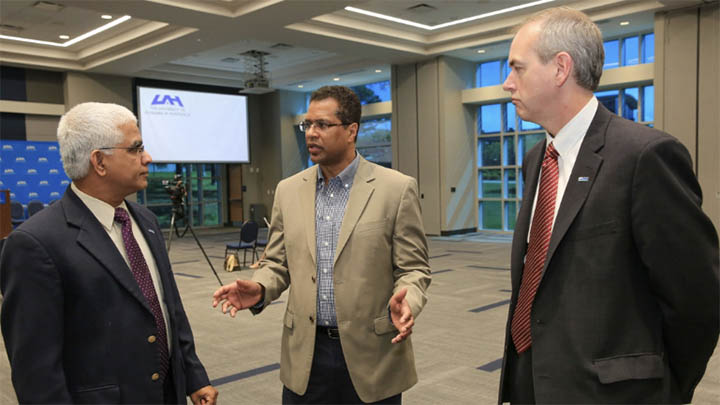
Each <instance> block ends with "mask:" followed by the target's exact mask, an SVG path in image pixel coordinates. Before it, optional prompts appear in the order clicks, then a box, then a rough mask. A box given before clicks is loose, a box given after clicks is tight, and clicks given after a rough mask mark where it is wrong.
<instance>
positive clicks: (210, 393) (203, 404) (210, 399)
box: [190, 385, 218, 405]
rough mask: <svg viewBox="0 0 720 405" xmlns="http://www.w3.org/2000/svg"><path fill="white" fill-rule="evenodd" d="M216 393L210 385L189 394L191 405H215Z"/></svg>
mask: <svg viewBox="0 0 720 405" xmlns="http://www.w3.org/2000/svg"><path fill="white" fill-rule="evenodd" d="M217 396H218V392H217V390H216V389H215V388H214V387H213V386H212V385H206V386H204V387H202V388H200V389H199V390H197V391H195V392H193V393H192V394H190V400H191V401H192V403H193V405H215V403H216V401H217Z"/></svg>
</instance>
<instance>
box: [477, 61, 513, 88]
mask: <svg viewBox="0 0 720 405" xmlns="http://www.w3.org/2000/svg"><path fill="white" fill-rule="evenodd" d="M508 74H510V67H509V66H508V63H507V59H498V60H492V61H489V62H483V63H479V64H478V65H477V68H476V69H475V87H485V86H497V85H499V84H503V82H504V81H505V79H506V78H507V76H508Z"/></svg>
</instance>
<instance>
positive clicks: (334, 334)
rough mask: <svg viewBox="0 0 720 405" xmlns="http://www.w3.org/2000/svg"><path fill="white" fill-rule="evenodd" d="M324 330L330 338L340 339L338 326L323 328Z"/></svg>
mask: <svg viewBox="0 0 720 405" xmlns="http://www.w3.org/2000/svg"><path fill="white" fill-rule="evenodd" d="M325 332H326V333H327V335H328V337H329V338H330V339H335V340H337V339H340V331H339V330H338V328H325Z"/></svg>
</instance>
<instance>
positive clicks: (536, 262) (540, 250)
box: [510, 142, 559, 354]
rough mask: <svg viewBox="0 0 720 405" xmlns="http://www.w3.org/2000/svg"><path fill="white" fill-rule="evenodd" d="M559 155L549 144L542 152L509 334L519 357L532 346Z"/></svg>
mask: <svg viewBox="0 0 720 405" xmlns="http://www.w3.org/2000/svg"><path fill="white" fill-rule="evenodd" d="M558 156H559V155H558V152H557V150H555V147H554V146H553V144H552V142H550V145H548V147H547V149H546V150H545V158H544V159H543V162H542V172H541V174H540V176H541V177H540V190H539V191H538V199H537V204H536V205H535V213H534V214H533V220H532V228H531V229H530V243H529V244H528V250H527V254H526V256H525V268H524V269H523V275H522V281H521V283H520V294H519V295H518V301H517V305H516V306H515V312H514V314H513V318H512V322H511V324H510V334H511V335H512V340H513V343H514V344H515V349H516V350H517V352H518V354H520V353H522V352H524V351H526V350H527V349H528V348H529V347H530V345H531V344H532V338H531V336H530V312H531V310H532V303H533V301H534V300H535V293H537V289H538V285H540V279H541V278H542V270H543V267H544V266H545V260H546V259H547V251H548V246H549V245H550V236H551V235H552V227H553V219H554V216H555V199H556V197H557V188H558V161H557V158H558Z"/></svg>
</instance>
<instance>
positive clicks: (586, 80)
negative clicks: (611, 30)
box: [522, 7, 605, 91]
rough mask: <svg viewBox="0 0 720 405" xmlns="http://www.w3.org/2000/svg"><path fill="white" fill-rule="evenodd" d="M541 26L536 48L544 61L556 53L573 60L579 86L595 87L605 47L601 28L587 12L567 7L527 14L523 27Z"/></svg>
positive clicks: (591, 89) (591, 88) (593, 89)
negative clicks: (568, 56)
mask: <svg viewBox="0 0 720 405" xmlns="http://www.w3.org/2000/svg"><path fill="white" fill-rule="evenodd" d="M530 23H538V24H539V25H540V35H539V36H538V39H537V43H536V44H535V51H536V52H537V54H538V56H539V57H540V60H541V61H542V62H543V63H548V62H549V61H550V60H551V59H552V58H553V57H554V56H555V55H557V54H558V53H559V52H567V53H568V54H569V55H570V57H571V58H572V60H573V63H574V68H573V77H574V78H575V81H576V82H577V84H578V85H580V86H582V87H583V88H586V89H588V90H590V91H595V90H597V87H598V84H599V83H600V76H602V69H603V65H604V63H605V48H604V46H603V37H602V33H601V32H600V28H598V26H597V25H596V24H595V23H594V22H593V21H592V20H591V19H590V17H588V16H587V14H585V13H583V12H581V11H577V10H573V9H571V8H568V7H554V8H549V9H547V10H544V11H541V12H539V13H537V14H534V15H532V16H531V17H529V18H528V19H527V20H526V21H525V22H524V23H523V24H522V26H525V25H527V24H530Z"/></svg>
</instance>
